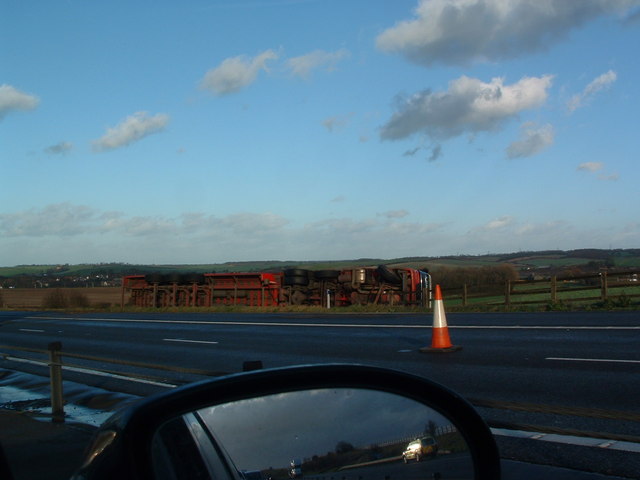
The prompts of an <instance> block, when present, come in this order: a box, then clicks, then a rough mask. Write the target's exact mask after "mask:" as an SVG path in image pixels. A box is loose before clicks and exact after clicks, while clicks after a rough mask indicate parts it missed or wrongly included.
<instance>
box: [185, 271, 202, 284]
mask: <svg viewBox="0 0 640 480" xmlns="http://www.w3.org/2000/svg"><path fill="white" fill-rule="evenodd" d="M183 277H184V281H185V283H204V275H203V274H202V273H186V274H185V275H183Z"/></svg>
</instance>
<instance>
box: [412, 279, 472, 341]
mask: <svg viewBox="0 0 640 480" xmlns="http://www.w3.org/2000/svg"><path fill="white" fill-rule="evenodd" d="M458 350H462V347H461V346H459V345H453V344H452V343H451V338H450V337H449V327H448V326H447V316H446V315H445V313H444V302H443V301H442V292H441V291H440V285H436V293H435V298H434V304H433V329H432V333H431V346H430V347H423V348H421V349H420V351H421V352H422V353H449V352H457V351H458Z"/></svg>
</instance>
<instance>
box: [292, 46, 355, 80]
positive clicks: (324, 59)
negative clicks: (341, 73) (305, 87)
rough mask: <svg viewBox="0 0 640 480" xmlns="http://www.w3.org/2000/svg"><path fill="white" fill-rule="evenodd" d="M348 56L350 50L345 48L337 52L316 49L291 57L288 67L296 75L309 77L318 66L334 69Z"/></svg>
mask: <svg viewBox="0 0 640 480" xmlns="http://www.w3.org/2000/svg"><path fill="white" fill-rule="evenodd" d="M348 57H349V51H348V50H346V49H344V48H343V49H340V50H338V51H336V52H325V51H324V50H314V51H313V52H310V53H307V54H306V55H301V56H299V57H294V58H290V59H289V60H287V67H289V69H290V70H291V72H292V73H293V74H294V75H296V76H298V77H303V78H307V77H308V76H309V75H310V74H311V71H312V70H315V69H317V68H325V69H326V70H327V71H332V70H334V69H335V68H336V64H337V63H338V62H340V61H341V60H344V59H345V58H348Z"/></svg>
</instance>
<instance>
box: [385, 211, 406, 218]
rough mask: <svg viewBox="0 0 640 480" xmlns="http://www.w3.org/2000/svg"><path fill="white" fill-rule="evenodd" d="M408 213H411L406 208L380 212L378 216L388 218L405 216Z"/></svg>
mask: <svg viewBox="0 0 640 480" xmlns="http://www.w3.org/2000/svg"><path fill="white" fill-rule="evenodd" d="M407 215H409V212H408V211H406V210H389V211H387V212H382V213H379V214H378V216H380V217H386V218H404V217H406V216H407Z"/></svg>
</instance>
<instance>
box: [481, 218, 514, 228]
mask: <svg viewBox="0 0 640 480" xmlns="http://www.w3.org/2000/svg"><path fill="white" fill-rule="evenodd" d="M513 223H514V219H513V217H510V216H503V217H500V218H496V219H495V220H491V221H490V222H488V223H487V224H485V225H483V226H481V227H480V229H481V230H499V229H503V228H506V227H508V226H510V225H512V224H513Z"/></svg>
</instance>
